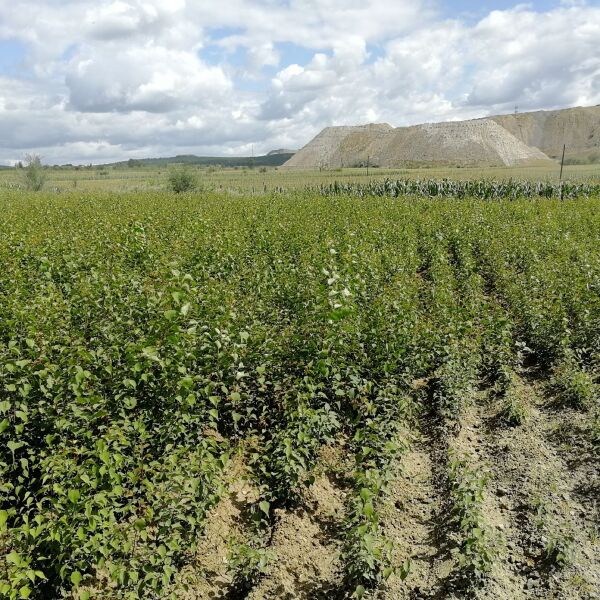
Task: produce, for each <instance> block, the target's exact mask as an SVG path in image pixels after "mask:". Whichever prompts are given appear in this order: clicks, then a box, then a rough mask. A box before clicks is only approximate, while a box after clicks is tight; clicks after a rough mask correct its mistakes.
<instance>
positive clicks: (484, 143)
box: [284, 106, 600, 169]
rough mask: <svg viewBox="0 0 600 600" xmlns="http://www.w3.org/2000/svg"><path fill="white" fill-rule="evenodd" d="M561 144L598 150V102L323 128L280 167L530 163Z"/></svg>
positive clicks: (573, 153) (579, 150) (577, 150)
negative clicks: (472, 116) (442, 119)
mask: <svg viewBox="0 0 600 600" xmlns="http://www.w3.org/2000/svg"><path fill="white" fill-rule="evenodd" d="M563 143H566V144H567V156H569V157H588V156H589V155H594V154H593V153H595V152H600V106H597V107H590V108H569V109H563V110H556V111H537V112H531V113H520V114H516V115H499V116H493V117H489V118H485V119H474V120H469V121H453V122H446V123H426V124H423V125H413V126H410V127H398V128H394V127H392V126H391V125H389V124H387V123H380V124H369V125H358V126H354V127H352V126H337V127H327V128H325V129H324V130H323V131H321V132H320V133H319V134H318V135H317V136H316V137H315V138H314V139H313V140H311V141H310V142H309V143H308V144H307V145H306V146H304V147H303V148H302V149H301V150H300V151H298V152H297V153H296V154H295V155H294V156H293V157H291V158H290V160H288V161H287V162H286V163H285V165H284V167H287V168H306V169H309V168H338V167H353V166H363V165H366V164H367V163H369V164H371V165H373V166H379V167H401V166H419V165H461V166H477V165H481V166H511V165H519V164H536V163H539V162H540V161H548V160H550V159H549V157H552V158H556V157H559V156H560V153H561V152H562V145H563Z"/></svg>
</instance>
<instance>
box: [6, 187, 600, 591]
mask: <svg viewBox="0 0 600 600" xmlns="http://www.w3.org/2000/svg"><path fill="white" fill-rule="evenodd" d="M0 211H1V212H2V215H3V218H2V220H1V221H0V261H1V264H2V266H3V268H2V269H1V270H0V547H1V549H2V553H0V594H1V595H3V596H6V597H8V598H19V597H25V596H30V597H32V598H43V597H56V598H58V597H65V596H68V595H69V594H72V593H77V592H73V590H74V589H77V591H79V592H81V593H82V594H84V593H85V592H86V590H88V589H91V588H92V586H93V585H96V583H97V582H98V581H99V580H102V581H104V582H105V583H104V585H106V587H107V589H109V590H110V594H109V595H110V596H111V597H115V598H137V597H144V598H160V597H164V596H165V595H167V594H168V590H169V589H170V586H171V585H172V580H173V577H174V575H175V573H177V572H178V570H180V569H181V568H182V566H183V565H185V564H186V563H188V562H189V561H191V560H192V557H193V556H194V551H195V548H194V546H195V543H196V541H197V540H198V538H199V536H200V535H201V534H202V532H203V530H204V527H205V523H206V519H207V515H208V514H209V511H210V510H211V508H212V507H213V506H214V505H215V504H216V503H217V502H218V501H219V499H220V497H221V495H222V493H223V490H222V487H223V486H222V479H223V471H224V470H226V469H227V468H228V464H229V456H230V454H231V452H232V451H234V450H236V449H237V447H238V446H242V447H243V448H244V450H245V458H246V466H247V467H248V468H249V469H250V470H251V474H250V476H251V478H252V480H253V483H254V484H255V485H256V488H257V490H258V493H259V498H258V500H257V502H256V503H255V505H254V507H253V516H254V517H255V525H256V526H255V528H254V529H253V531H252V539H251V540H249V541H246V542H245V544H241V545H239V547H237V548H234V549H232V553H231V564H232V568H233V569H234V572H235V573H237V574H236V575H235V577H236V578H237V579H236V581H238V582H239V584H240V586H243V585H250V584H251V583H252V581H253V580H254V579H255V578H256V577H259V576H260V573H261V572H262V570H263V569H264V568H265V567H266V562H268V552H266V550H264V549H265V548H266V547H267V541H268V539H269V535H270V532H271V528H272V526H273V524H274V515H276V514H277V512H276V511H277V509H278V508H280V507H290V506H293V505H294V503H295V502H298V501H299V500H300V499H301V498H302V491H303V487H304V486H307V485H310V484H311V482H312V478H311V470H312V468H313V467H314V466H315V463H316V462H317V460H318V457H319V452H320V449H321V447H322V445H323V444H326V443H334V442H335V440H336V439H337V438H338V437H339V436H340V435H341V434H343V437H344V438H345V439H347V440H349V442H348V447H347V453H348V459H349V461H350V462H351V464H352V466H353V469H352V470H353V473H352V476H351V481H350V493H349V494H348V496H347V499H346V500H347V503H346V508H347V518H346V520H345V522H344V527H343V531H342V532H341V535H342V550H343V557H344V569H345V573H344V576H345V584H346V586H347V587H346V590H347V591H348V592H349V593H354V594H355V595H357V596H358V595H360V594H361V593H363V594H366V593H367V592H368V590H370V589H373V588H376V587H377V586H378V585H380V584H381V583H382V582H384V581H385V579H386V578H387V577H389V576H390V574H391V573H392V572H393V570H392V569H393V568H394V566H395V565H393V564H392V562H391V545H390V543H389V540H387V539H386V537H385V535H384V533H385V532H384V531H383V530H382V527H381V525H380V521H381V519H380V510H381V506H382V503H383V500H384V498H385V494H386V490H387V488H388V483H389V480H390V477H391V475H392V473H393V471H394V469H395V466H396V465H397V463H398V462H399V461H400V462H401V460H402V454H403V451H404V450H405V448H406V446H407V435H406V429H407V428H408V427H409V426H410V423H411V422H412V421H413V419H414V418H415V414H417V413H418V412H419V411H422V410H425V411H438V412H439V413H441V414H442V416H443V418H444V419H447V420H449V421H456V422H459V421H460V413H461V411H462V410H463V407H464V406H465V404H466V403H467V402H469V401H470V397H471V395H472V394H473V391H474V389H475V387H476V385H477V384H478V382H479V381H481V378H482V377H485V378H486V380H488V381H491V382H494V383H495V384H496V385H497V386H498V389H499V391H500V393H502V394H505V396H506V398H510V397H511V393H512V391H511V390H512V387H511V386H512V385H513V384H512V383H511V381H512V376H511V373H512V374H515V373H519V372H520V371H519V369H520V365H521V364H522V363H523V362H524V361H525V360H527V361H531V362H535V364H536V365H537V366H538V367H539V368H540V370H541V372H542V373H544V371H543V369H545V368H551V367H552V366H553V365H559V364H562V363H561V362H560V361H561V360H563V358H564V357H565V356H567V355H568V353H569V352H573V355H574V356H576V357H577V361H576V362H577V365H576V366H577V369H576V374H577V375H576V377H575V379H573V377H571V375H569V376H568V377H562V376H561V377H562V379H560V381H563V383H561V385H562V387H563V388H564V389H565V390H567V389H569V390H577V397H578V398H580V397H581V398H584V397H585V398H587V397H588V396H589V394H588V396H586V394H587V393H588V392H586V391H585V390H588V387H587V386H588V383H589V379H585V381H586V382H588V383H585V382H584V383H583V384H582V383H581V382H582V381H583V379H581V373H584V374H586V376H587V375H589V378H591V380H592V381H593V383H594V384H596V381H597V365H598V360H597V357H598V355H599V350H600V348H599V343H600V342H599V339H598V331H599V330H600V326H599V325H600V302H599V300H598V298H599V296H598V286H597V282H598V281H599V276H600V258H599V255H598V252H597V245H598V239H597V231H598V230H599V228H600V216H599V215H600V212H599V211H598V201H597V200H584V199H581V200H580V201H579V202H578V203H577V204H567V203H561V202H558V201H554V200H551V199H549V200H546V199H545V200H543V202H532V201H519V200H517V201H515V202H497V203H486V202H480V201H475V200H465V201H456V200H452V201H445V200H443V199H439V200H438V201H437V202H431V201H430V200H419V199H418V198H415V197H411V198H408V199H403V198H400V197H398V198H396V197H394V198H389V197H387V196H381V197H377V196H371V197H369V198H361V197H360V196H352V197H345V196H343V195H335V196H331V197H325V196H322V195H320V194H315V193H305V192H302V193H297V194H294V195H284V194H281V193H277V194H273V195H272V196H270V197H258V196H252V197H246V196H238V195H225V194H214V193H207V194H203V195H202V197H201V198H199V197H194V196H191V195H189V196H186V195H182V196H181V198H180V199H179V200H178V202H167V201H166V200H165V194H164V193H162V194H161V193H145V194H120V195H118V196H116V195H110V194H90V195H82V193H80V192H78V193H74V192H72V193H65V194H61V195H54V194H42V195H40V194H32V193H31V194H26V193H23V191H22V190H13V191H7V193H5V194H4V195H3V196H2V198H1V199H0ZM560 372H561V371H560V369H558V368H557V369H556V370H555V378H556V381H557V382H558V381H559V374H560ZM415 381H425V382H430V384H431V385H430V386H429V387H427V389H425V387H421V388H418V386H416V385H415V384H414V382H415ZM565 381H566V382H567V383H568V385H567V384H565V383H564V382H565ZM417 388H418V389H419V390H420V391H415V390H416V389H417ZM589 389H591V388H589ZM586 403H587V400H586V401H585V402H584V404H585V405H586V406H587V404H586ZM590 410H591V411H592V410H593V403H592V404H591V405H590ZM513 412H515V410H514V409H513ZM517 412H518V411H517ZM511 418H512V417H511ZM451 477H452V481H453V483H452V486H453V490H454V491H453V494H454V496H453V497H454V499H455V506H456V510H455V512H454V515H455V519H457V520H456V523H457V526H458V527H459V529H460V527H462V525H461V524H462V523H463V522H464V531H463V529H460V531H463V533H464V539H463V542H461V544H460V555H461V556H462V557H463V559H462V560H464V561H465V562H464V567H465V569H466V570H467V571H469V572H471V573H472V574H474V575H475V577H479V575H480V574H482V573H485V572H486V569H487V568H488V567H489V563H490V561H491V554H488V549H489V544H488V542H489V538H488V537H487V534H486V533H483V534H481V533H480V532H481V531H484V529H481V527H479V525H478V523H479V521H480V513H479V512H478V510H479V508H478V507H479V505H480V487H479V479H478V477H479V476H477V475H476V474H473V475H471V474H470V471H469V470H468V469H466V467H465V468H463V467H459V466H456V467H453V471H452V473H451ZM459 517H460V518H459ZM396 567H397V566H396ZM409 567H410V565H409V563H405V564H404V565H402V566H401V567H397V568H398V572H397V574H398V575H399V576H400V577H405V576H406V574H407V572H408V570H409ZM107 593H108V592H107Z"/></svg>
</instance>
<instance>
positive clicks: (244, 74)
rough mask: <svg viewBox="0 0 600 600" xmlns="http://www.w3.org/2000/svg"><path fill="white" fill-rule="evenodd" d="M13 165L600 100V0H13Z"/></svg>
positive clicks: (6, 102) (276, 140) (0, 88)
mask: <svg viewBox="0 0 600 600" xmlns="http://www.w3.org/2000/svg"><path fill="white" fill-rule="evenodd" d="M0 15H1V18H0V162H2V163H12V162H14V161H15V160H18V159H20V158H22V156H23V154H25V153H26V152H38V153H39V154H41V155H42V157H43V159H44V160H45V162H82V163H86V162H102V161H106V160H115V159H124V158H128V157H138V156H148V155H152V156H157V155H167V154H175V153H184V152H193V153H196V154H224V155H231V154H245V153H248V152H249V151H250V150H251V148H252V147H254V150H255V152H263V151H264V152H266V151H269V150H271V149H273V148H277V147H288V148H289V147H300V146H302V145H303V144H305V143H306V142H308V141H309V140H310V138H311V137H313V136H314V135H315V134H316V133H318V131H319V130H320V129H321V128H323V127H326V126H328V125H334V124H356V123H364V122H389V123H390V124H392V125H395V126H400V125H407V124H413V123H418V122H424V121H439V120H451V119H460V118H474V117H481V116H485V115H489V114H494V113H501V112H510V111H512V110H513V108H514V105H515V104H518V105H519V107H520V109H521V110H528V109H550V108H557V107H562V106H574V105H580V104H598V103H600V49H599V46H600V45H599V44H598V41H597V40H598V39H600V0H588V1H584V0H562V1H561V0H534V1H532V2H521V3H517V2H511V1H509V0H500V1H491V0H482V1H480V2H474V1H467V0H457V1H454V2H441V1H438V0H395V1H394V2H390V0H228V2H227V3H207V2H205V1H204V0H187V1H186V0H20V1H19V10H18V11H16V10H14V0H0Z"/></svg>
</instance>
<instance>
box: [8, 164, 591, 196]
mask: <svg viewBox="0 0 600 600" xmlns="http://www.w3.org/2000/svg"><path fill="white" fill-rule="evenodd" d="M190 169H191V170H192V171H193V172H195V173H196V174H197V176H198V181H199V183H200V185H201V186H202V187H203V188H204V189H206V190H210V191H234V192H243V193H248V194H264V193H265V192H266V193H271V192H273V191H277V190H281V189H284V190H298V189H304V188H305V187H307V186H311V187H316V186H320V185H328V184H330V183H333V182H335V181H338V182H360V183H366V182H369V181H384V180H385V179H392V180H395V179H404V178H408V179H443V178H448V179H452V180H461V181H464V180H472V179H493V180H497V181H507V180H511V179H512V180H518V181H549V182H553V183H557V182H558V177H559V171H560V165H559V164H554V163H551V164H550V165H538V166H527V167H523V166H518V167H487V168H482V167H435V168H434V167H431V168H412V169H373V168H371V169H369V173H368V174H367V169H366V168H361V169H358V168H357V169H350V168H344V169H331V170H325V169H324V170H321V171H319V170H318V169H317V170H293V169H281V168H278V169H275V168H271V167H269V168H267V169H266V170H264V171H261V169H258V168H254V169H247V168H240V169H231V168H227V169H225V168H204V167H192V168H190ZM168 173H169V168H168V167H142V168H139V167H138V168H112V167H105V168H103V167H91V168H88V167H81V168H77V169H75V168H61V169H51V168H49V169H46V170H45V174H46V178H47V179H46V184H45V189H47V190H50V191H59V192H83V191H101V190H106V191H108V190H110V191H115V192H123V191H128V192H135V191H160V190H165V189H166V187H167V176H168ZM564 179H566V180H568V181H574V182H595V183H600V164H590V165H567V166H565V168H564ZM18 186H22V177H21V173H20V172H19V171H17V170H15V169H7V170H1V171H0V190H3V189H11V188H14V187H18Z"/></svg>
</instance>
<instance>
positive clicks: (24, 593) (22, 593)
mask: <svg viewBox="0 0 600 600" xmlns="http://www.w3.org/2000/svg"><path fill="white" fill-rule="evenodd" d="M29 596H31V588H30V587H29V586H28V585H24V586H23V587H22V588H21V589H20V590H19V598H29Z"/></svg>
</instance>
